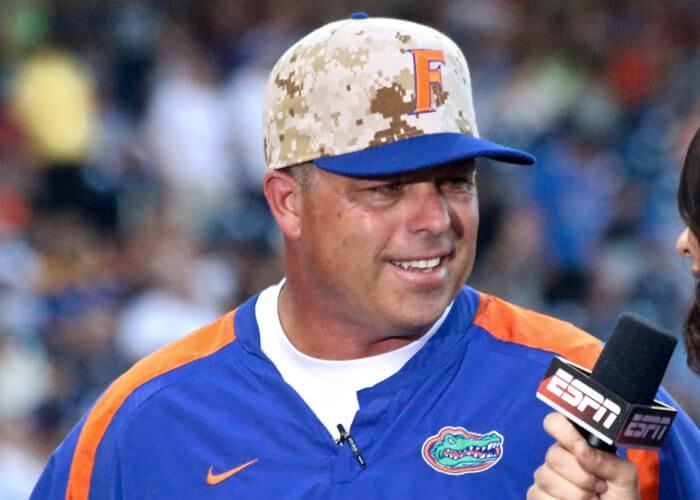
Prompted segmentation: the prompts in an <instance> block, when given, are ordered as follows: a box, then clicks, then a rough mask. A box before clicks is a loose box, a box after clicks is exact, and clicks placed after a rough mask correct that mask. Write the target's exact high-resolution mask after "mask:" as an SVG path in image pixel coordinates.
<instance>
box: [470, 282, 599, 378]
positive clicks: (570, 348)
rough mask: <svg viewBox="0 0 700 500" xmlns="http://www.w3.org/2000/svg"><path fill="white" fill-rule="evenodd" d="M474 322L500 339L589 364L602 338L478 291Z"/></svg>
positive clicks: (597, 354)
mask: <svg viewBox="0 0 700 500" xmlns="http://www.w3.org/2000/svg"><path fill="white" fill-rule="evenodd" d="M473 324H474V325H476V326H478V327H480V328H482V329H483V330H485V331H486V332H487V333H488V334H489V335H491V336H492V337H494V338H495V339H497V340H500V341H502V342H507V343H511V344H515V345H520V346H523V347H526V348H531V349H540V350H544V351H548V352H550V353H553V354H556V355H559V356H563V357H565V358H567V359H569V360H571V361H573V362H574V363H576V364H579V365H581V366H584V367H586V368H589V369H590V368H592V366H593V365H594V364H595V361H596V360H597V359H598V356H599V355H600V352H601V350H602V342H601V341H600V340H598V339H597V338H595V337H594V336H592V335H590V334H588V333H586V332H584V331H583V330H581V329H579V328H577V327H575V326H574V325H572V324H571V323H567V322H565V321H562V320H559V319H556V318H553V317H551V316H547V315H545V314H541V313H537V312H535V311H531V310H529V309H525V308H523V307H519V306H516V305H514V304H511V303H509V302H506V301H504V300H502V299H499V298H498V297H494V296H493V295H488V294H485V293H479V305H478V308H477V311H476V314H475V316H474V320H473Z"/></svg>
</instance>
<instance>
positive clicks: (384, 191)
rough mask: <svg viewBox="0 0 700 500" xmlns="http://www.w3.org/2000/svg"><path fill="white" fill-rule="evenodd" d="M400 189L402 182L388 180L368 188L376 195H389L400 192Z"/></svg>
mask: <svg viewBox="0 0 700 500" xmlns="http://www.w3.org/2000/svg"><path fill="white" fill-rule="evenodd" d="M402 189H403V184H402V183H401V182H389V183H386V184H379V185H377V186H372V187H370V188H368V191H369V192H371V193H374V194H376V195H378V196H391V195H394V194H398V193H400V192H401V190H402Z"/></svg>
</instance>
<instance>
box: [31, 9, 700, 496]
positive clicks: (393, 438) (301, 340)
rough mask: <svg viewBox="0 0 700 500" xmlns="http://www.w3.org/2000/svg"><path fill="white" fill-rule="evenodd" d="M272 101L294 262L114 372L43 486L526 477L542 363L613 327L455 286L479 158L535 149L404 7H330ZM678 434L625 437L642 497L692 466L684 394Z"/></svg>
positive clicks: (444, 44)
mask: <svg viewBox="0 0 700 500" xmlns="http://www.w3.org/2000/svg"><path fill="white" fill-rule="evenodd" d="M264 119H265V126H266V137H265V152H266V158H267V163H268V172H267V174H266V177H265V180H264V192H265V196H266V197H267V200H268V203H269V206H270V209H271V211H272V214H273V215H274V217H275V219H276V221H277V223H278V224H279V227H280V228H281V230H282V233H283V235H284V242H285V252H286V279H285V281H283V282H282V283H280V284H278V285H276V286H273V287H271V288H268V289H266V290H264V291H263V292H261V293H260V294H259V295H258V296H256V297H253V298H252V299H250V300H249V301H248V302H246V303H245V304H243V305H242V306H240V307H239V308H238V309H237V310H236V311H234V312H231V313H229V314H228V315H226V316H225V317H223V318H222V319H220V320H219V321H217V322H215V323H214V324H212V325H209V326H206V327H204V328H203V329H201V330H199V331H197V332H195V333H193V334H191V335H190V336H187V337H185V338H183V339H181V340H179V341H177V342H176V343H174V344H172V345H170V346H167V347H166V348H164V349H162V350H161V351H159V352H157V353H156V354H154V355H152V356H150V357H148V358H146V359H144V360H143V361H141V362H139V363H137V364H136V365H135V366H134V367H133V368H132V369H131V370H129V371H128V372H127V373H126V374H125V375H124V376H122V377H121V378H120V379H118V380H117V381H116V382H115V383H114V384H113V385H112V386H111V387H110V388H109V389H107V391H106V392H105V394H103V395H102V397H101V398H100V399H99V400H98V401H97V403H96V404H95V406H94V407H93V408H92V409H91V410H90V412H89V413H88V415H87V416H86V417H85V419H83V420H82V421H81V422H80V423H79V424H78V426H77V427H76V429H75V430H74V431H73V432H72V433H71V434H70V436H69V437H68V438H67V439H66V441H65V443H64V444H63V445H62V446H61V447H60V448H59V449H58V450H57V451H56V453H55V454H54V456H53V457H52V458H51V461H50V463H49V465H48V466H47V469H46V471H45V472H44V475H43V476H42V478H41V480H40V481H39V484H38V485H37V489H36V491H35V494H34V496H35V497H36V498H46V497H49V498H63V497H66V496H67V497H68V498H88V497H89V498H113V497H125V498H198V497H207V498H210V497H211V498H255V497H259V496H261V495H264V496H266V497H270V498H356V497H368V498H380V497H381V498H401V497H403V498H427V497H431V498H432V497H443V498H460V497H474V498H493V497H494V495H496V494H498V495H500V496H502V497H504V498H523V497H524V496H525V494H526V491H527V489H528V487H529V486H530V484H531V482H532V480H533V473H534V471H535V469H536V468H537V467H538V465H540V464H541V463H542V462H543V461H544V457H545V452H546V449H547V447H548V446H549V445H550V444H551V443H552V440H551V438H548V437H547V436H546V434H545V433H544V432H543V431H542V430H541V423H542V420H543V418H544V416H545V414H546V413H547V408H546V407H545V406H544V405H543V404H541V403H539V402H538V401H537V400H536V399H535V391H536V388H537V386H538V384H539V382H540V381H541V379H542V377H543V374H544V371H545V368H546V367H547V365H548V364H549V361H550V360H551V358H552V356H553V354H554V353H559V354H562V355H565V356H567V357H569V358H570V359H572V360H573V361H575V362H578V363H581V364H585V365H589V366H590V365H592V363H593V361H594V360H595V358H596V356H597V355H598V353H599V352H600V344H599V342H598V341H597V340H595V339H594V338H592V337H590V336H588V335H587V334H585V333H583V332H581V331H579V330H577V329H576V328H574V327H572V326H571V325H568V324H565V323H562V322H559V321H557V320H554V319H552V318H547V317H545V316H542V315H539V314H536V313H533V312H530V311H526V310H523V309H521V308H518V307H515V306H513V305H510V304H507V303H506V302H503V301H501V300H499V299H497V298H495V297H491V296H488V295H484V294H480V293H478V292H476V291H475V290H472V289H470V288H468V287H464V286H463V285H464V283H465V281H466V279H467V277H468V276H469V274H470V272H471V269H472V264H473V261H474V254H475V247H476V245H475V242H476V233H477V226H478V206H477V192H476V185H475V166H474V158H476V157H483V156H486V157H490V158H495V159H498V160H503V161H507V162H511V163H521V164H531V163H533V159H532V157H531V156H529V155H527V154H525V153H522V152H520V151H516V150H513V149H510V148H506V147H503V146H500V145H497V144H493V143H490V142H488V141H485V140H482V139H479V138H478V132H477V127H476V122H475V118H474V110H473V106H472V99H471V89H470V78H469V72H468V69H467V64H466V62H465V60H464V56H463V55H462V53H461V52H460V50H459V49H458V48H457V46H456V45H455V44H454V43H453V42H452V41H451V40H449V39H448V38H446V37H445V36H444V35H442V34H440V33H438V32H437V31H435V30H433V29H431V28H428V27H425V26H420V25H417V24H413V23H409V22H405V21H397V20H391V19H368V18H366V16H365V15H354V16H353V17H352V18H351V19H349V20H345V21H339V22H335V23H331V24H329V25H326V26H324V27H322V28H320V29H318V30H316V31H314V32H313V33H311V34H309V35H308V36H307V37H305V38H304V39H302V40H301V41H300V42H298V43H297V44H295V45H294V46H293V47H292V48H290V49H289V51H287V53H285V54H284V55H283V56H282V58H281V59H280V61H279V62H278V63H277V65H276V66H275V68H274V69H273V71H272V73H271V76H270V79H269V84H268V91H267V96H266V104H265V115H264ZM664 397H665V395H664ZM667 443H668V444H667V448H666V449H665V450H664V452H662V453H661V454H656V453H653V452H640V451H634V452H632V451H631V452H629V454H628V456H629V457H630V458H631V459H632V460H634V461H635V463H636V464H637V465H638V467H639V478H640V484H641V486H642V488H643V491H644V492H645V495H646V497H647V498H656V497H655V496H654V495H655V492H657V491H661V493H662V494H669V495H671V497H674V498H678V497H679V495H682V494H683V492H684V491H690V490H688V488H691V487H692V488H695V487H696V485H697V480H698V479H697V477H695V478H693V477H692V476H691V477H684V476H683V474H687V473H688V471H690V472H692V471H693V470H697V465H696V464H693V463H691V461H690V459H689V458H688V456H687V454H688V453H690V452H688V451H684V450H696V451H697V450H698V449H700V447H699V439H698V433H697V430H696V429H694V428H693V426H692V424H691V423H690V422H689V420H688V419H687V417H686V416H685V415H680V416H679V418H678V421H677V424H676V426H675V427H674V430H673V431H672V433H671V434H670V435H669V436H668V438H667ZM684 447H685V448H684ZM672 461H675V463H674V466H671V462H672ZM679 464H681V466H682V467H681V466H679ZM674 467H676V468H674ZM679 467H680V468H679ZM693 467H694V468H695V469H693ZM679 471H680V472H679ZM696 476H697V475H696ZM684 488H686V490H684Z"/></svg>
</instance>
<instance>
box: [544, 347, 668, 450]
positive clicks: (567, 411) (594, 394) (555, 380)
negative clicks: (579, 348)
mask: <svg viewBox="0 0 700 500" xmlns="http://www.w3.org/2000/svg"><path fill="white" fill-rule="evenodd" d="M537 398H538V399H540V400H541V401H543V402H544V403H546V404H547V405H549V406H551V407H552V408H554V409H555V410H557V411H558V412H559V413H561V414H563V415H565V416H566V417H567V418H568V419H569V420H571V421H572V422H575V423H576V424H578V425H579V426H581V427H583V428H584V429H586V430H587V431H588V432H590V433H591V434H593V435H594V436H596V437H598V438H599V439H601V440H602V441H603V442H605V443H607V444H609V445H614V446H629V447H636V448H659V447H660V446H661V444H662V443H663V440H664V437H665V436H666V431H667V430H668V428H669V427H670V425H671V423H672V422H673V419H674V417H675V414H676V410H674V409H673V408H671V407H669V406H666V405H664V404H663V403H661V402H659V401H654V404H653V405H636V404H631V403H629V402H627V401H625V400H624V399H623V398H621V397H620V396H618V395H617V394H615V393H613V392H612V391H611V390H609V389H607V388H605V387H604V386H603V385H602V384H600V383H599V382H597V381H596V380H594V379H592V378H591V377H590V374H589V373H588V372H586V371H585V370H584V369H583V368H581V367H579V366H577V365H575V364H573V363H570V362H568V361H566V360H564V359H561V358H553V359H552V362H551V363H550V365H549V367H548V368H547V373H546V374H545V377H544V379H543V380H542V382H541V383H540V386H539V388H538V390H537Z"/></svg>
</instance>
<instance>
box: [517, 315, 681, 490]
mask: <svg viewBox="0 0 700 500" xmlns="http://www.w3.org/2000/svg"><path fill="white" fill-rule="evenodd" d="M675 345H676V339H674V338H673V337H671V336H670V335H668V334H665V333H662V332H660V331H659V330H658V329H657V328H655V327H653V326H651V325H649V324H648V323H646V322H645V321H643V320H641V319H639V318H637V317H634V316H631V315H625V316H623V317H622V318H620V320H619V322H618V324H617V326H616V327H615V330H614V331H613V333H612V335H611V336H610V339H609V341H608V343H607V345H606V346H605V349H604V350H603V352H602V353H601V355H600V357H599V358H598V361H597V363H596V365H595V367H594V369H593V372H592V373H591V374H588V373H587V372H586V371H584V370H582V369H580V368H578V367H576V366H575V365H572V364H570V363H568V362H565V361H563V360H560V359H557V358H555V359H554V360H553V361H552V364H551V365H550V367H549V369H548V370H547V375H546V376H545V379H544V380H543V381H542V384H540V388H539V390H538V393H537V397H538V398H539V399H541V400H542V401H544V402H545V403H547V404H548V405H549V406H551V407H553V408H555V409H556V410H557V411H559V412H560V413H562V414H563V415H566V416H567V417H568V418H569V420H571V421H572V422H574V424H572V423H571V422H569V421H568V420H567V419H566V418H564V417H563V416H562V415H559V414H550V415H548V416H547V417H546V418H545V421H544V428H545V431H546V432H547V433H548V434H549V435H550V436H552V437H553V438H554V439H555V440H556V441H557V442H556V443H555V444H554V445H552V446H551V447H550V449H549V450H548V452H547V455H546V457H545V463H544V464H543V465H542V466H541V467H539V468H538V469H537V471H536V472H535V476H534V477H535V484H533V485H532V487H531V488H530V489H529V490H528V498H529V499H540V498H546V499H551V498H567V499H568V498H601V499H608V500H636V499H638V498H640V496H639V492H638V489H637V470H636V467H635V465H634V464H633V463H632V462H629V461H628V460H625V459H623V458H621V457H618V456H617V455H615V454H614V452H615V449H616V446H633V447H643V448H659V447H660V446H661V445H662V443H663V440H664V437H665V435H666V432H667V430H668V428H669V426H670V425H671V423H672V421H673V418H674V416H675V410H673V409H672V408H670V407H668V406H665V405H663V404H662V403H659V402H657V401H654V395H655V394H656V392H657V391H658V388H659V386H660V384H661V379H662V378H663V374H664V372H665V371H666V367H667V365H668V362H669V360H670V358H671V354H672V353H673V349H674V347H675Z"/></svg>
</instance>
